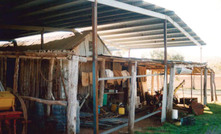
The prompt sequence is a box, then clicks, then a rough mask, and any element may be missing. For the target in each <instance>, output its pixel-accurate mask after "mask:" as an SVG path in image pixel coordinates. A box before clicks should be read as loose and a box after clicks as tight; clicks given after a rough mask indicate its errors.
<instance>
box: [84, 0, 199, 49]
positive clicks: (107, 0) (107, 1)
mask: <svg viewBox="0 0 221 134" xmlns="http://www.w3.org/2000/svg"><path fill="white" fill-rule="evenodd" d="M88 1H90V2H94V0H88ZM97 2H98V3H99V4H103V5H107V6H111V7H115V8H120V9H123V10H127V11H131V12H135V13H139V14H142V15H146V16H152V17H156V18H159V19H165V20H168V21H169V22H170V23H172V24H173V25H174V26H175V27H176V28H177V29H179V30H180V31H181V32H182V33H183V34H184V35H186V36H187V37H188V38H189V39H190V40H191V41H193V42H194V43H195V44H196V45H197V46H201V44H200V43H199V42H198V41H197V40H195V39H194V38H193V37H192V36H191V35H190V34H189V33H188V32H186V31H185V30H184V29H183V28H182V27H181V26H180V25H179V24H178V23H176V22H175V21H174V20H173V19H171V18H170V17H169V16H167V15H165V14H162V13H157V12H154V11H151V10H148V9H144V8H141V7H137V6H133V5H130V4H126V3H124V2H119V1H116V0H98V1H97Z"/></svg>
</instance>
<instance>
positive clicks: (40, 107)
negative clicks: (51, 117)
mask: <svg viewBox="0 0 221 134" xmlns="http://www.w3.org/2000/svg"><path fill="white" fill-rule="evenodd" d="M44 109H45V108H44V104H42V103H39V102H35V114H36V116H38V117H44V116H45V113H44Z"/></svg>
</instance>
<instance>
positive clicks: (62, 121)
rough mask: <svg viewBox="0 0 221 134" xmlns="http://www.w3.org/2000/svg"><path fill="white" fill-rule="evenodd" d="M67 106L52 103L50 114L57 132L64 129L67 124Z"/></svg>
mask: <svg viewBox="0 0 221 134" xmlns="http://www.w3.org/2000/svg"><path fill="white" fill-rule="evenodd" d="M66 109H67V107H65V106H61V105H52V116H53V117H54V119H55V121H56V130H57V131H59V132H64V131H66V126H67V116H66V114H67V110H66Z"/></svg>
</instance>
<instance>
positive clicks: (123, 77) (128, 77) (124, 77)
mask: <svg viewBox="0 0 221 134" xmlns="http://www.w3.org/2000/svg"><path fill="white" fill-rule="evenodd" d="M158 75H164V74H147V75H137V76H136V78H141V77H147V76H158ZM126 78H127V79H131V76H121V77H106V78H98V81H102V80H117V79H126Z"/></svg>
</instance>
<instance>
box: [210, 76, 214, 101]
mask: <svg viewBox="0 0 221 134" xmlns="http://www.w3.org/2000/svg"><path fill="white" fill-rule="evenodd" d="M210 91H211V102H213V101H214V92H213V91H214V88H213V72H211V73H210Z"/></svg>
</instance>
